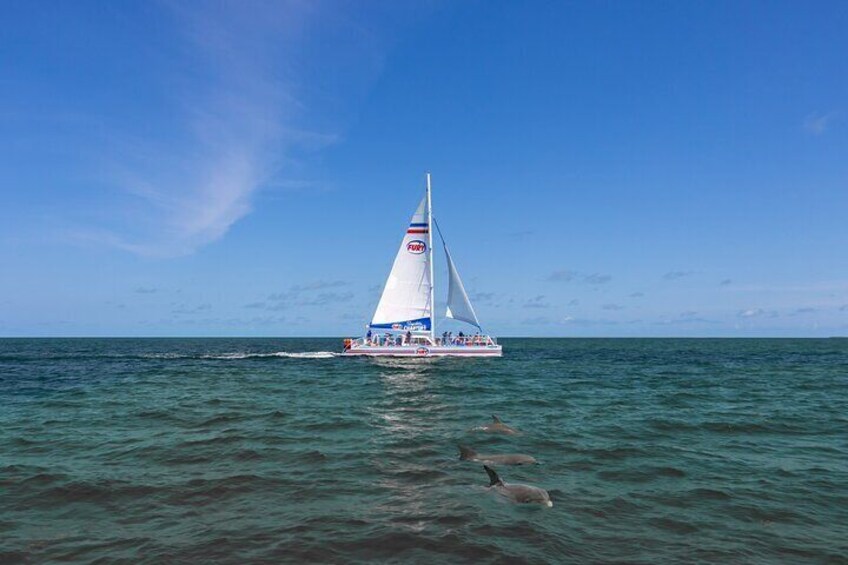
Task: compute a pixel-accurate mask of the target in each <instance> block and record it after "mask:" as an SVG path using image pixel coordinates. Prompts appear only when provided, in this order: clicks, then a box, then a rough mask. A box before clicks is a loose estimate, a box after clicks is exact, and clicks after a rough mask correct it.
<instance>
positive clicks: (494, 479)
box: [483, 465, 503, 487]
mask: <svg viewBox="0 0 848 565" xmlns="http://www.w3.org/2000/svg"><path fill="white" fill-rule="evenodd" d="M483 468H484V469H485V470H486V473H487V474H488V475H489V486H490V487H493V486H495V485H502V484H503V481H502V480H501V478H500V477H499V476H498V474H497V473H495V470H494V469H492V468H491V467H489V466H488V465H483Z"/></svg>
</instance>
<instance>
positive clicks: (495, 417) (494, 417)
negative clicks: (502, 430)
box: [492, 414, 503, 424]
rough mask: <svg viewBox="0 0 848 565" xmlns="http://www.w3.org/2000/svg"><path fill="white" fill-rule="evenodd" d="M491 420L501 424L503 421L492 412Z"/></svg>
mask: <svg viewBox="0 0 848 565" xmlns="http://www.w3.org/2000/svg"><path fill="white" fill-rule="evenodd" d="M492 421H493V422H494V423H496V424H503V422H501V419H500V418H498V417H497V416H495V415H494V414H492Z"/></svg>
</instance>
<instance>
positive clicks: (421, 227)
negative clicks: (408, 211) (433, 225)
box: [406, 222, 430, 234]
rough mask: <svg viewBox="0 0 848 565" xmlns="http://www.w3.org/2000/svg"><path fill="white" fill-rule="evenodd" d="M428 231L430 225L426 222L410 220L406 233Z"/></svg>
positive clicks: (423, 232)
mask: <svg viewBox="0 0 848 565" xmlns="http://www.w3.org/2000/svg"><path fill="white" fill-rule="evenodd" d="M429 232H430V225H429V224H428V223H427V222H412V223H411V224H409V229H408V230H406V233H420V234H425V233H429Z"/></svg>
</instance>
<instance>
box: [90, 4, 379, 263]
mask: <svg viewBox="0 0 848 565" xmlns="http://www.w3.org/2000/svg"><path fill="white" fill-rule="evenodd" d="M165 6H166V12H167V13H168V14H169V15H170V16H171V17H172V18H173V21H174V22H175V27H176V29H177V33H178V34H179V38H180V39H179V41H177V42H176V45H177V47H175V48H173V49H174V52H173V53H168V55H170V56H171V58H173V59H176V60H177V61H178V64H174V66H173V68H170V69H169V70H167V71H163V74H166V77H165V78H166V80H167V81H168V82H169V83H172V84H173V86H174V88H173V89H172V92H173V93H174V94H173V96H174V98H173V99H172V100H171V107H169V108H168V109H167V110H168V114H169V115H173V116H174V117H175V120H174V123H173V125H172V126H171V129H170V130H169V131H168V134H167V135H163V136H160V137H159V138H155V137H153V136H151V135H149V134H145V133H146V132H144V131H143V130H142V131H141V132H140V131H118V132H116V133H115V135H114V136H113V137H114V140H113V141H110V143H112V144H113V148H114V154H115V155H114V158H113V160H112V162H111V163H110V164H108V165H106V168H107V169H108V170H107V171H106V173H105V176H107V177H108V181H109V182H110V184H112V185H116V186H119V187H120V188H122V189H123V193H124V195H125V197H124V198H123V199H121V200H120V202H119V203H118V204H116V205H115V207H116V208H117V209H116V210H115V213H114V217H115V218H118V221H117V222H114V223H113V224H111V225H110V222H109V221H108V220H106V221H104V222H103V223H102V224H101V225H100V226H98V227H89V228H86V229H79V230H76V231H75V233H74V234H73V235H74V236H75V237H76V238H77V239H82V240H87V241H93V242H96V243H99V244H105V245H108V246H112V247H116V248H119V249H123V250H126V251H130V252H133V253H136V254H140V255H147V256H158V257H172V256H180V255H186V254H190V253H192V252H194V251H195V250H197V249H198V248H200V247H202V246H204V245H206V244H209V243H211V242H214V241H216V240H218V239H220V238H221V237H223V236H224V235H225V234H226V233H227V232H228V231H229V230H230V228H231V227H232V226H233V225H234V224H235V223H236V222H238V221H239V220H240V219H242V218H244V217H245V216H246V215H248V214H249V213H250V212H251V211H252V209H253V202H254V198H255V195H256V193H257V191H258V190H259V189H260V188H261V187H263V186H267V185H274V186H276V187H280V186H287V183H286V181H285V180H284V179H280V178H279V176H280V175H281V171H283V173H282V174H284V171H285V170H286V166H287V165H289V164H291V162H292V159H293V154H294V153H295V151H299V150H302V149H315V148H320V147H323V146H326V145H327V144H331V143H334V142H336V141H337V140H338V134H337V133H335V132H334V131H320V129H319V130H317V131H316V130H315V128H316V127H317V128H327V127H331V128H332V127H334V125H333V124H332V122H331V120H326V119H312V120H310V119H309V118H308V117H309V116H313V117H314V116H315V115H317V114H320V109H319V108H316V107H313V104H319V102H314V103H313V102H312V100H313V99H314V98H319V97H312V96H308V95H307V88H310V86H307V85H305V83H308V78H306V77H305V76H304V73H306V74H308V73H309V72H314V71H307V70H304V69H305V67H307V65H306V64H305V63H306V61H305V57H307V55H305V53H309V52H310V50H309V49H308V48H307V47H308V45H309V44H310V43H309V42H318V41H320V40H321V39H323V38H325V36H324V35H322V34H327V33H332V32H327V31H326V29H327V28H332V27H333V26H336V28H337V30H338V29H342V28H343V30H344V33H346V34H350V35H351V36H352V37H354V38H356V37H359V36H362V37H360V38H361V39H362V42H361V44H362V45H367V46H368V47H361V48H352V49H351V51H352V53H350V52H348V53H345V60H346V61H351V60H353V59H355V58H356V56H357V55H358V54H361V55H362V57H363V58H370V59H373V58H375V57H376V56H377V54H376V52H375V51H374V50H372V49H371V48H372V47H373V46H372V45H371V39H370V36H369V35H368V32H367V30H365V29H362V28H360V27H359V26H357V25H352V24H351V25H347V24H345V23H341V24H340V23H339V22H340V21H342V20H344V16H343V15H342V14H341V13H340V12H341V11H340V10H334V11H333V12H332V13H328V12H329V11H328V10H327V9H326V8H325V7H324V5H323V4H320V3H311V2H298V1H285V0H284V1H282V2H262V1H252V2H248V3H227V2H224V3H200V4H197V3H188V4H186V3H172V4H165ZM325 20H331V23H327V25H324V23H319V22H325ZM336 28H334V29H336ZM316 30H318V31H316ZM316 36H317V38H316ZM350 42H351V40H349V39H347V38H346V39H345V41H344V44H345V45H349V43H350ZM369 65H370V66H371V67H373V66H374V65H372V64H371V63H364V66H366V67H367V66H369ZM330 70H331V69H330ZM168 73H170V74H168ZM363 74H368V73H363ZM372 74H373V72H372ZM312 86H314V85H312ZM310 93H311V92H310ZM311 94H314V93H311ZM321 94H322V95H323V97H321V98H320V100H321V101H322V102H323V103H326V101H327V99H328V98H332V96H333V95H335V93H329V92H322V93H321ZM307 99H309V100H310V102H305V100H307ZM333 103H334V104H335V103H336V102H335V101H334V102H333ZM163 113H164V112H163ZM307 126H308V127H307ZM313 126H314V127H313ZM298 183H300V184H302V183H303V181H298Z"/></svg>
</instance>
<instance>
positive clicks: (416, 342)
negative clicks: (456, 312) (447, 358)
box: [346, 335, 498, 347]
mask: <svg viewBox="0 0 848 565" xmlns="http://www.w3.org/2000/svg"><path fill="white" fill-rule="evenodd" d="M398 338H400V339H398ZM346 341H347V340H346ZM349 344H350V347H414V346H453V347H497V345H498V341H497V339H495V338H494V337H492V336H490V335H476V336H463V337H461V338H460V337H457V336H452V337H451V338H450V339H449V340H447V341H444V340H443V339H442V338H441V337H437V338H436V339H435V342H434V341H433V340H431V339H430V338H429V337H427V336H414V337H413V338H412V340H411V341H408V340H407V339H406V337H403V336H397V337H395V338H394V339H385V338H382V339H381V338H380V337H378V336H375V337H374V338H370V339H369V338H367V337H360V338H356V339H351V340H350V341H349Z"/></svg>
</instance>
